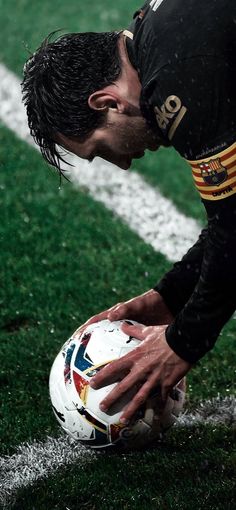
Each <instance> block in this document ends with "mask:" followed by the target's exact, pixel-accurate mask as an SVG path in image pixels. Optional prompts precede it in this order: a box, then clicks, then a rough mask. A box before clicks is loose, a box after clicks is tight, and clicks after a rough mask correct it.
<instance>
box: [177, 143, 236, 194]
mask: <svg viewBox="0 0 236 510" xmlns="http://www.w3.org/2000/svg"><path fill="white" fill-rule="evenodd" d="M187 161H188V163H189V164H190V165H191V167H192V172H193V179H194V182H195V184H196V187H197V189H198V191H199V193H200V195H201V197H202V199H204V200H221V199H223V198H227V197H230V196H231V195H233V194H234V193H236V143H234V144H233V145H231V146H230V147H228V148H227V149H225V150H223V151H222V152H219V153H218V154H215V155H214V156H211V157H209V158H204V159H199V160H196V161H189V160H187Z"/></svg>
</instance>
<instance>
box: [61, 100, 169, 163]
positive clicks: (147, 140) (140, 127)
mask: <svg viewBox="0 0 236 510" xmlns="http://www.w3.org/2000/svg"><path fill="white" fill-rule="evenodd" d="M58 141H59V143H60V144H62V145H63V147H64V148H65V149H66V150H68V151H70V152H72V153H73V154H76V155H77V156H79V157H80V158H83V159H87V160H88V161H92V160H93V159H94V158H95V157H97V156H99V157H100V158H102V159H105V160H106V161H109V162H110V163H113V164H114V165H117V166H118V167H120V168H122V169H124V170H127V169H128V168H129V167H130V166H131V163H132V160H133V159H137V158H141V157H143V156H144V153H145V150H146V149H149V150H157V149H158V148H159V146H160V139H159V138H158V137H157V135H156V134H155V133H154V132H153V131H151V130H150V128H148V126H147V123H146V120H145V119H144V118H143V117H142V115H141V114H133V115H127V114H120V115H119V114H117V113H116V114H115V113H113V112H112V109H111V111H110V112H109V113H108V114H107V117H106V121H105V123H104V126H103V127H100V128H97V129H96V130H95V131H94V132H93V133H92V134H91V135H90V136H89V137H88V138H87V139H86V140H85V141H84V142H80V141H79V140H78V139H77V138H76V137H73V139H71V138H67V137H65V136H64V135H59V136H58Z"/></svg>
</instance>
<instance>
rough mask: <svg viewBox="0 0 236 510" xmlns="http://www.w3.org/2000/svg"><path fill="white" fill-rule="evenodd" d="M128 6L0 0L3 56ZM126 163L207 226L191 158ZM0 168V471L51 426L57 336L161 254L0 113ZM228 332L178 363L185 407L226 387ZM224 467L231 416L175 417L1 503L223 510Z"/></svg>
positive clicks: (231, 357) (229, 468)
mask: <svg viewBox="0 0 236 510" xmlns="http://www.w3.org/2000/svg"><path fill="white" fill-rule="evenodd" d="M138 6H139V5H138V4H137V3H136V2H135V1H134V0H132V1H131V2H129V4H128V3H127V2H125V1H124V0H119V2H118V4H116V5H115V7H114V6H113V5H112V4H111V2H108V0H101V2H99V3H98V2H95V0H92V1H91V2H90V3H89V4H85V3H84V2H83V3H82V2H81V1H79V2H78V1H75V0H71V1H70V3H69V4H67V3H66V2H64V1H62V0H58V1H57V2H56V1H55V0H53V1H52V2H49V1H47V0H41V2H40V3H39V2H36V1H34V0H33V1H31V2H30V1H29V0H19V1H17V2H14V1H13V0H8V2H3V0H0V13H1V16H0V62H2V63H4V64H5V65H6V66H7V67H8V68H9V69H10V70H12V71H13V72H15V73H16V74H17V75H18V77H19V78H21V73H22V67H23V64H24V61H25V59H26V58H27V50H26V47H28V48H29V49H30V50H31V51H34V49H35V48H36V47H37V46H38V45H39V44H40V42H41V41H42V39H43V38H44V37H45V36H46V35H47V34H48V33H49V32H51V31H53V30H56V29H58V28H62V29H64V30H65V31H68V32H71V31H86V30H88V31H91V30H99V31H103V30H110V29H120V28H123V27H124V28H125V27H126V26H127V24H128V22H129V20H130V19H131V15H132V13H133V12H134V10H135V9H136V7H138ZM16 9H17V12H16ZM134 166H135V171H138V172H139V173H140V174H141V175H142V176H143V177H144V178H145V179H146V181H147V182H149V184H150V185H151V186H153V187H157V186H158V187H159V189H160V190H161V192H162V194H163V195H164V196H166V197H167V198H169V199H171V200H172V201H173V203H174V204H175V205H176V206H177V207H178V209H179V210H180V211H182V212H183V213H185V214H186V215H187V216H190V217H193V218H196V219H198V220H199V221H200V222H201V223H202V224H203V223H204V212H203V208H202V206H201V203H200V200H199V198H198V195H197V193H196V191H195V190H194V186H193V183H192V177H191V172H190V168H188V167H187V165H186V164H185V163H184V162H183V161H182V160H181V158H180V157H179V156H178V155H176V153H175V152H174V151H173V150H163V151H162V152H160V154H151V155H147V156H146V157H145V158H144V159H143V160H140V161H139V162H137V164H136V165H134ZM0 170H1V171H0V204H1V222H0V240H1V264H0V281H1V290H0V303H1V316H0V353H1V360H2V361H1V368H0V395H1V400H0V401H1V407H0V416H1V428H0V437H1V446H0V447H1V453H0V455H1V456H2V457H1V458H0V469H3V468H2V466H4V465H5V464H4V463H2V461H1V460H4V459H6V457H5V456H6V455H8V456H9V458H10V456H12V455H14V453H15V452H17V451H18V450H17V447H19V445H21V444H22V443H25V442H27V443H28V444H31V443H32V442H33V441H36V442H39V441H41V442H44V441H46V439H47V437H48V436H50V437H59V436H60V435H61V431H60V429H59V427H58V425H57V423H56V421H55V418H54V416H53V414H52V411H51V407H50V402H49V397H48V375H49V371H50V366H51V364H52V361H53V359H54V357H55V355H56V353H57V351H58V350H59V348H60V346H61V345H62V343H64V341H65V340H66V339H67V338H68V337H69V335H70V334H71V333H72V332H73V331H74V330H75V329H76V328H77V327H78V325H79V324H81V323H83V322H84V321H85V320H86V319H87V318H88V317H89V316H91V315H92V314H94V313H95V312H97V311H99V310H102V309H104V308H107V307H109V306H111V305H112V304H114V303H116V302H118V301H122V300H125V299H128V298H130V297H132V296H134V295H136V294H138V293H141V292H143V291H144V290H147V289H149V288H150V287H151V286H152V285H153V284H154V283H155V282H156V281H157V280H158V279H159V278H160V277H161V275H162V274H163V273H164V272H165V271H166V270H168V268H170V267H171V263H170V262H169V261H167V260H166V259H165V257H164V256H163V255H161V254H160V253H157V252H155V251H154V250H153V248H152V247H151V246H150V245H147V244H145V243H144V241H142V240H141V239H140V238H139V237H138V236H137V235H136V234H135V233H134V232H132V231H131V230H130V229H129V227H128V226H127V225H125V224H124V223H123V222H122V221H121V220H120V219H119V218H118V217H117V216H116V215H114V214H112V213H111V212H110V211H108V210H107V209H106V208H105V206H104V205H102V204H101V203H99V202H97V201H96V200H94V199H93V198H91V197H90V196H89V195H88V194H87V192H86V190H83V189H77V188H75V187H74V186H72V185H71V184H70V183H68V182H66V181H63V183H62V184H61V186H60V181H59V177H58V176H57V174H56V173H55V172H54V171H52V170H51V169H49V168H48V167H47V165H46V164H45V163H44V162H43V160H42V158H41V156H40V154H39V153H37V152H36V151H35V150H34V149H33V148H32V147H29V146H28V145H27V144H26V143H25V142H23V141H20V140H19V139H18V138H17V133H15V134H14V133H13V132H11V131H9V130H8V129H7V128H6V126H4V125H3V124H0ZM117 171H118V170H117ZM133 171H134V170H133ZM235 334H236V326H235V319H232V320H231V321H230V322H229V323H228V324H227V326H226V327H225V328H224V330H223V332H222V333H221V337H220V339H219V341H218V343H217V345H216V347H215V349H214V350H213V351H212V352H211V353H209V354H208V355H207V356H206V357H205V358H204V359H203V360H202V361H201V363H199V364H198V365H197V366H196V367H195V368H194V370H192V371H191V373H190V374H189V377H188V396H187V410H188V412H193V411H194V409H196V407H197V406H198V404H199V402H201V401H205V400H206V399H214V398H216V397H217V396H218V395H220V397H222V398H224V397H227V396H229V395H235V382H236V376H235V374H236V371H235V358H236V356H235ZM223 421H224V420H223ZM23 470H24V465H22V472H23ZM3 475H4V472H2V476H3ZM235 477H236V450H235V422H234V423H233V422H232V423H231V424H230V423H229V424H228V425H225V424H223V422H222V423H221V424H217V423H214V424H212V425H210V424H209V423H208V422H206V423H205V424H204V423H201V424H199V425H196V426H195V427H184V426H183V427H179V428H177V427H176V428H173V429H172V430H171V431H170V432H169V434H168V435H167V436H166V438H165V440H164V442H163V443H162V444H160V445H159V446H158V447H157V448H156V449H153V450H149V451H147V452H133V453H126V454H119V453H117V452H108V451H105V452H101V453H97V454H95V455H93V456H92V457H91V456H90V455H89V454H88V461H87V462H86V454H84V455H83V463H82V464H81V465H80V462H79V461H78V462H76V463H72V464H71V465H70V464H69V465H67V466H65V467H61V468H60V469H57V470H55V472H53V473H51V474H49V475H47V473H45V476H44V477H43V478H39V477H38V478H37V477H36V478H35V480H34V481H33V483H32V485H31V486H24V484H22V486H21V487H20V488H19V489H18V490H17V491H15V492H14V491H13V492H12V494H9V497H8V507H9V508H11V509H12V510H46V509H47V510H54V509H55V510H56V509H58V510H59V509H60V510H66V509H67V510H77V509H87V510H97V509H102V510H113V509H114V510H117V509H118V508H119V509H120V508H124V509H127V510H128V509H134V510H136V509H140V510H144V509H153V510H154V509H155V510H156V509H158V510H172V509H173V510H177V509H178V510H185V509H186V510H187V509H188V510H190V509H192V508H196V509H197V510H202V509H204V510H205V509H207V510H210V509H212V510H213V509H214V510H217V509H219V510H220V509H224V510H227V509H228V510H231V509H232V510H233V509H234V508H235V496H236V491H235ZM0 487H1V477H0ZM2 490H3V492H4V487H3V486H2ZM0 501H1V495H0ZM0 504H1V503H0ZM2 508H3V506H2Z"/></svg>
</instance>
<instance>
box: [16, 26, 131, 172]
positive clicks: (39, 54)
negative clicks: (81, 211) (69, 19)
mask: <svg viewBox="0 0 236 510" xmlns="http://www.w3.org/2000/svg"><path fill="white" fill-rule="evenodd" d="M119 34H120V33H119V32H103V33H94V32H87V33H71V34H66V35H62V36H59V37H56V38H55V32H54V33H52V34H50V35H49V36H48V37H47V38H46V39H45V40H44V41H43V43H42V44H41V46H40V47H39V48H38V50H37V51H36V52H35V53H34V54H33V55H32V56H31V57H30V58H29V59H28V60H27V62H26V64H25V66H24V74H23V82H22V93H23V102H24V104H25V106H26V111H27V116H28V123H29V128H30V132H31V135H32V136H33V138H34V140H35V142H36V143H37V144H38V145H39V147H40V150H41V152H42V155H43V157H44V158H45V159H46V161H47V162H48V163H49V164H50V165H53V166H54V167H56V168H57V169H58V170H59V171H60V172H61V162H62V161H64V157H63V154H62V152H61V151H60V150H59V149H58V146H57V144H56V141H55V137H56V133H61V134H63V135H65V136H67V137H73V136H77V137H78V138H79V140H80V141H81V142H83V141H84V140H86V138H87V137H88V136H89V135H90V134H91V133H92V132H93V131H94V130H95V129H96V128H98V127H101V126H102V124H103V122H104V113H103V112H100V111H97V110H93V109H91V108H90V107H89V105H88V98H89V96H90V94H92V93H93V92H95V91H96V90H100V89H102V88H103V87H105V86H107V85H110V84H112V83H114V81H115V80H116V79H117V78H118V76H119V74H120V72H121V65H120V59H119V52H118V44H117V43H118V38H119Z"/></svg>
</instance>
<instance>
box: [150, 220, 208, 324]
mask: <svg viewBox="0 0 236 510" xmlns="http://www.w3.org/2000/svg"><path fill="white" fill-rule="evenodd" d="M207 236H208V229H207V228H205V229H203V230H202V232H201V234H200V236H199V239H198V241H197V242H196V243H195V244H194V246H192V248H190V250H188V252H187V253H186V255H184V257H183V258H182V260H181V261H179V262H176V263H175V264H174V266H173V268H172V269H171V270H170V271H169V272H168V273H166V274H165V275H164V277H163V278H162V279H161V280H160V281H159V282H158V284H157V285H156V286H155V287H154V290H156V291H157V292H159V294H161V296H162V297H163V299H164V301H165V303H166V305H167V306H168V308H169V310H170V311H171V313H172V315H173V316H174V317H175V316H176V315H177V314H178V313H179V312H180V311H181V310H182V308H183V307H184V306H185V304H186V303H187V301H188V300H189V298H190V296H191V295H192V293H193V290H194V288H195V286H196V284H197V282H198V280H199V277H200V273H201V265H202V260H203V255H204V249H205V244H206V240H207Z"/></svg>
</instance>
